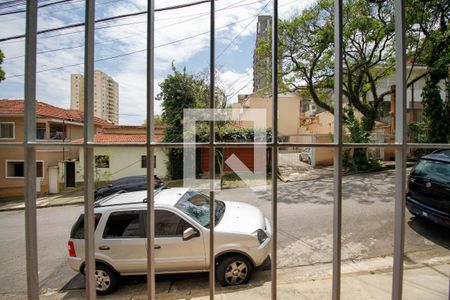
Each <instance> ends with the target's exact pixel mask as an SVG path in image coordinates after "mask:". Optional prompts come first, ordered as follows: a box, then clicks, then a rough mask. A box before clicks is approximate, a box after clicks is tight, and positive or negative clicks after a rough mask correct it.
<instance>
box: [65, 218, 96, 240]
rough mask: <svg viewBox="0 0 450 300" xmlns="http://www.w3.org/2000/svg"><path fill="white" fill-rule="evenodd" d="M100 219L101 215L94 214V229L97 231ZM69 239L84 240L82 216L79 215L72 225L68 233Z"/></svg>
mask: <svg viewBox="0 0 450 300" xmlns="http://www.w3.org/2000/svg"><path fill="white" fill-rule="evenodd" d="M101 217H102V214H94V218H95V229H97V225H98V222H99V221H100V218H101ZM95 229H94V230H95ZM70 238H72V239H84V214H82V215H80V217H79V218H78V220H77V221H76V222H75V224H74V225H73V227H72V230H71V231H70Z"/></svg>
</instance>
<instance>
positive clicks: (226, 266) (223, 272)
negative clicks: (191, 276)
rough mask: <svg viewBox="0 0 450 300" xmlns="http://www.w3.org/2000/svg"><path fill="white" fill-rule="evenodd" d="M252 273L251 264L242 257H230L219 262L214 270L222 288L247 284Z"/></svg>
mask: <svg viewBox="0 0 450 300" xmlns="http://www.w3.org/2000/svg"><path fill="white" fill-rule="evenodd" d="M252 272H253V265H252V263H251V262H250V261H249V260H248V259H247V258H246V257H245V256H242V255H231V256H228V257H225V258H224V259H223V260H221V261H220V262H219V263H218V265H217V269H216V277H217V280H218V281H219V283H220V284H221V285H222V286H229V285H239V284H244V283H247V282H248V281H249V280H250V277H251V275H252Z"/></svg>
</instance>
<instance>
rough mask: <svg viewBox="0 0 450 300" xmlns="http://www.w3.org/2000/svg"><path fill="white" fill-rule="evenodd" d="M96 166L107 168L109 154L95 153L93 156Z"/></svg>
mask: <svg viewBox="0 0 450 300" xmlns="http://www.w3.org/2000/svg"><path fill="white" fill-rule="evenodd" d="M95 167H96V168H109V156H108V155H96V156H95Z"/></svg>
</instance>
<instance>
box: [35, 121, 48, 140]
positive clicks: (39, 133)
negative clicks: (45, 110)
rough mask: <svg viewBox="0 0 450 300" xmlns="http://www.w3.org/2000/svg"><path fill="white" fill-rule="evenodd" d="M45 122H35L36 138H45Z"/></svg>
mask: <svg viewBox="0 0 450 300" xmlns="http://www.w3.org/2000/svg"><path fill="white" fill-rule="evenodd" d="M45 130H46V128H45V123H37V124H36V138H37V139H40V140H43V139H45Z"/></svg>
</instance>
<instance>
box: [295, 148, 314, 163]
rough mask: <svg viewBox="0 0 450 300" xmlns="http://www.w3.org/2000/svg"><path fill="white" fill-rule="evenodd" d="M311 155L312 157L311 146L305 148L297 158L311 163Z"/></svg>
mask: <svg viewBox="0 0 450 300" xmlns="http://www.w3.org/2000/svg"><path fill="white" fill-rule="evenodd" d="M311 157H312V149H311V148H309V147H308V148H305V149H303V151H302V152H300V154H299V155H298V159H299V160H300V161H301V162H306V163H307V164H309V165H310V164H311Z"/></svg>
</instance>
